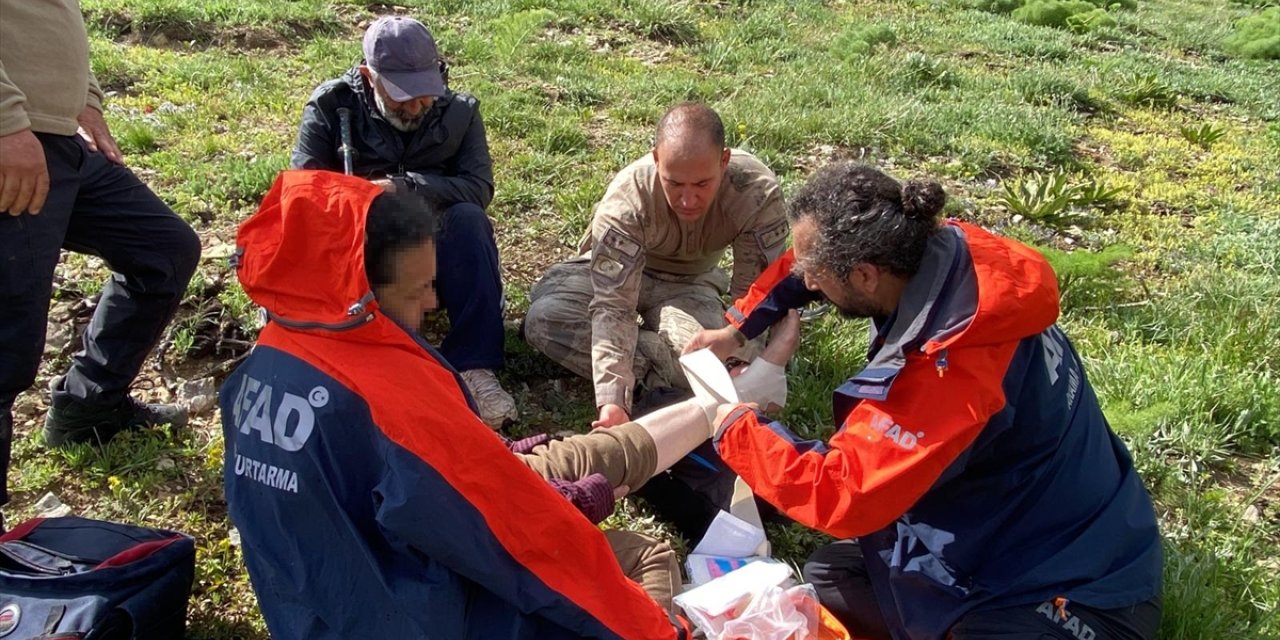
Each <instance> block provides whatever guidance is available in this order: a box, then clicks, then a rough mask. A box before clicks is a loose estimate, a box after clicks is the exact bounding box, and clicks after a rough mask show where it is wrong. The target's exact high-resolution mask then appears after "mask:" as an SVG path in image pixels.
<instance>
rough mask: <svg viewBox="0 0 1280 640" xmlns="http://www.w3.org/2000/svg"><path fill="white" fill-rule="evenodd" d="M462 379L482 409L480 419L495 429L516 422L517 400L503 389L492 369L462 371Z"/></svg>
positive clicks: (477, 405)
mask: <svg viewBox="0 0 1280 640" xmlns="http://www.w3.org/2000/svg"><path fill="white" fill-rule="evenodd" d="M461 375H462V381H463V382H466V383H467V388H468V389H469V390H471V397H472V398H474V399H475V401H476V407H477V408H478V409H480V419H481V420H483V421H484V423H485V424H487V425H489V426H490V427H491V428H493V429H494V430H497V429H501V428H502V427H504V426H506V425H507V424H508V423H511V422H515V421H516V418H517V417H518V416H519V413H518V412H517V411H516V401H515V399H514V398H512V397H511V394H509V393H507V392H506V391H505V390H503V388H502V385H501V384H499V383H498V376H497V375H496V374H494V373H493V370H492V369H468V370H466V371H463V372H462V374H461Z"/></svg>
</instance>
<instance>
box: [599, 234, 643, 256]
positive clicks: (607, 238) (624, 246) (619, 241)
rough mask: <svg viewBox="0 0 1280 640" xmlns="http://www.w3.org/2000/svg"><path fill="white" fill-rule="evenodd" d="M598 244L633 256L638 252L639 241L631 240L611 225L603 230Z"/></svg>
mask: <svg viewBox="0 0 1280 640" xmlns="http://www.w3.org/2000/svg"><path fill="white" fill-rule="evenodd" d="M600 244H602V245H604V246H606V247H609V248H611V249H616V250H617V251H618V253H621V254H623V255H625V256H627V257H628V258H635V257H636V255H637V254H639V253H640V243H639V242H636V241H635V240H632V239H631V238H630V237H628V236H627V235H626V234H624V233H622V232H621V231H618V230H617V229H614V228H612V227H611V228H610V229H609V230H608V231H605V232H604V238H603V239H602V240H601V241H600Z"/></svg>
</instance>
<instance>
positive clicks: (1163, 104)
mask: <svg viewBox="0 0 1280 640" xmlns="http://www.w3.org/2000/svg"><path fill="white" fill-rule="evenodd" d="M1116 97H1117V98H1119V99H1120V101H1121V102H1124V103H1126V104H1130V105H1133V106H1136V107H1158V108H1163V109H1170V108H1173V107H1175V106H1177V104H1178V94H1177V92H1176V91H1174V90H1173V88H1172V87H1170V86H1169V85H1167V84H1165V82H1164V81H1163V80H1161V79H1160V77H1159V76H1157V75H1156V74H1154V73H1133V74H1129V75H1127V76H1125V77H1124V78H1123V79H1122V80H1121V81H1120V86H1119V89H1118V91H1117V93H1116Z"/></svg>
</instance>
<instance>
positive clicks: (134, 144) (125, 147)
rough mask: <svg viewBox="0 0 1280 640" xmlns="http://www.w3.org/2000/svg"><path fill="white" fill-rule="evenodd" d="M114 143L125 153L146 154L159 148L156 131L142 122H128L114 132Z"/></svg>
mask: <svg viewBox="0 0 1280 640" xmlns="http://www.w3.org/2000/svg"><path fill="white" fill-rule="evenodd" d="M116 141H117V142H119V143H120V150H121V151H123V152H125V153H147V152H149V151H154V150H155V149H156V148H157V147H159V146H160V144H159V142H158V141H157V139H156V131H155V129H153V128H152V127H151V126H150V125H148V124H146V123H143V122H130V123H128V124H126V125H124V126H123V127H120V128H119V129H118V130H117V131H116Z"/></svg>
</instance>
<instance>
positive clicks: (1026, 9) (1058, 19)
mask: <svg viewBox="0 0 1280 640" xmlns="http://www.w3.org/2000/svg"><path fill="white" fill-rule="evenodd" d="M1095 9H1097V7H1096V6H1094V4H1093V3H1091V2H1088V1H1087V0H1031V1H1030V2H1028V3H1026V4H1024V5H1022V6H1021V7H1018V8H1017V9H1015V10H1014V11H1013V19H1014V20H1017V21H1019V22H1025V23H1027V24H1034V25H1038V26H1042V27H1058V28H1060V29H1065V28H1067V26H1068V25H1067V19H1068V18H1070V17H1071V16H1074V15H1077V14H1084V13H1089V12H1092V11H1094V10H1095Z"/></svg>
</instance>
